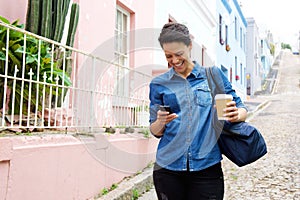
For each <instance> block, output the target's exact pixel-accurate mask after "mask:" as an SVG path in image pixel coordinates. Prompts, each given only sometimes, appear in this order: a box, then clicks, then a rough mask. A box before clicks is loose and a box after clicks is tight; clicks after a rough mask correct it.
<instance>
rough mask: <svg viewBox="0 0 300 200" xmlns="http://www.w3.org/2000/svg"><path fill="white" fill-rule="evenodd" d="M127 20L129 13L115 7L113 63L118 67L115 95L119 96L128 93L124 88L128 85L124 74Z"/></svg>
mask: <svg viewBox="0 0 300 200" xmlns="http://www.w3.org/2000/svg"><path fill="white" fill-rule="evenodd" d="M129 20H130V13H129V12H127V11H126V10H124V9H122V8H120V7H117V11H116V24H115V41H114V42H115V47H114V52H115V53H114V54H115V55H114V57H115V63H117V64H118V65H119V66H117V67H116V71H115V94H116V95H120V96H124V95H126V94H127V93H128V90H127V89H126V88H128V85H129V82H128V78H126V73H127V72H128V70H129V69H128V68H129V57H128V52H129V36H128V32H129V24H130V23H129V22H130V21H129Z"/></svg>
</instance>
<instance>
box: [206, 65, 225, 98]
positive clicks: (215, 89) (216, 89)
mask: <svg viewBox="0 0 300 200" xmlns="http://www.w3.org/2000/svg"><path fill="white" fill-rule="evenodd" d="M205 72H206V78H207V82H208V86H209V88H210V91H211V95H212V97H213V100H212V101H213V102H214V98H215V96H216V94H223V93H225V89H224V86H223V87H221V86H220V83H222V79H220V75H219V74H218V73H216V72H215V71H214V70H213V67H205ZM219 79H220V80H219ZM218 80H219V81H218Z"/></svg>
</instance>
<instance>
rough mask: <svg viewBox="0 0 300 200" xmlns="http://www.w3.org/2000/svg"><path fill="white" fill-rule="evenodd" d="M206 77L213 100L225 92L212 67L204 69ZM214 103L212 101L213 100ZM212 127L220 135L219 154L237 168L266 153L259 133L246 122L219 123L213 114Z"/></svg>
mask: <svg viewBox="0 0 300 200" xmlns="http://www.w3.org/2000/svg"><path fill="white" fill-rule="evenodd" d="M205 70H206V76H207V81H208V84H209V87H210V89H211V94H212V97H213V99H214V97H215V95H216V94H222V93H223V94H224V93H225V90H224V89H222V88H223V87H224V86H223V87H222V86H221V85H220V84H221V83H222V81H221V82H220V81H217V80H218V79H219V77H220V75H219V74H218V73H216V72H215V71H214V70H213V67H206V68H205ZM213 101H214V100H213ZM213 126H214V128H215V129H216V132H217V133H220V135H219V139H218V145H219V147H220V150H221V153H222V154H223V155H225V156H226V157H227V158H228V159H229V160H231V161H232V162H233V163H235V164H236V165H237V166H239V167H242V166H245V165H247V164H250V163H252V162H254V161H256V160H258V159H259V158H261V157H262V156H264V155H265V154H266V153H267V146H266V143H265V140H264V138H263V136H262V134H261V133H260V131H259V130H258V129H257V128H255V127H254V126H252V125H251V124H249V123H247V122H236V123H231V122H228V121H222V122H221V121H219V120H218V118H217V115H216V113H214V120H213Z"/></svg>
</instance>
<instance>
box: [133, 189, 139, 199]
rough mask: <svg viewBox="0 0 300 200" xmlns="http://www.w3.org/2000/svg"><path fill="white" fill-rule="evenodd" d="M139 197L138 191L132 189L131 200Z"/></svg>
mask: <svg viewBox="0 0 300 200" xmlns="http://www.w3.org/2000/svg"><path fill="white" fill-rule="evenodd" d="M139 196H140V193H139V191H138V190H137V189H133V190H132V198H131V199H132V200H136V199H138V198H139Z"/></svg>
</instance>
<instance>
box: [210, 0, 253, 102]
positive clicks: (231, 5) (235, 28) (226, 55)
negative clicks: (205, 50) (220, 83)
mask: <svg viewBox="0 0 300 200" xmlns="http://www.w3.org/2000/svg"><path fill="white" fill-rule="evenodd" d="M216 5H217V7H216V8H217V12H216V15H217V16H216V19H217V20H218V29H217V30H218V32H217V39H216V62H215V64H216V66H218V67H220V68H221V69H222V70H223V72H224V73H225V74H226V75H227V77H228V79H229V80H230V82H231V83H232V85H233V87H234V88H235V90H236V92H237V94H238V95H239V96H240V97H241V98H242V99H245V98H246V27H247V22H246V19H245V18H244V15H243V13H242V11H241V9H240V6H239V4H238V2H237V1H236V0H231V1H227V0H221V1H217V4H216Z"/></svg>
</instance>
